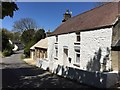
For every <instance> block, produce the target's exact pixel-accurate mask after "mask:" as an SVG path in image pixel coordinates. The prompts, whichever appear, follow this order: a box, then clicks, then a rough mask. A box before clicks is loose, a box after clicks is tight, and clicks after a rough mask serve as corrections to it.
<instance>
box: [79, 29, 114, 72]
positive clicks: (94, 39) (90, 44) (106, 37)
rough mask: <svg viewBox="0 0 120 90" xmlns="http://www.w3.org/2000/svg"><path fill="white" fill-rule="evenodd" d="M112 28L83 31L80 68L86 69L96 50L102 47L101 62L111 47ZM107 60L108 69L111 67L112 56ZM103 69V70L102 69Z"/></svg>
mask: <svg viewBox="0 0 120 90" xmlns="http://www.w3.org/2000/svg"><path fill="white" fill-rule="evenodd" d="M111 40H112V28H106V29H100V30H94V31H86V32H81V45H80V47H81V50H80V52H81V57H80V68H81V69H84V70H86V66H87V64H88V62H89V61H90V59H93V57H94V55H95V52H98V50H99V48H100V49H101V59H100V62H101V63H103V58H104V57H105V55H106V54H107V48H109V49H111V42H112V41H111ZM109 58H110V59H109V60H108V61H107V69H109V68H111V61H110V60H111V57H110V56H109ZM101 71H102V70H101Z"/></svg>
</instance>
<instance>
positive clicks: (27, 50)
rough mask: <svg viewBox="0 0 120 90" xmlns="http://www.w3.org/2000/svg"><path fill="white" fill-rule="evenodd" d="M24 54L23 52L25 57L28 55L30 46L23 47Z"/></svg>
mask: <svg viewBox="0 0 120 90" xmlns="http://www.w3.org/2000/svg"><path fill="white" fill-rule="evenodd" d="M24 54H25V57H26V58H29V57H30V48H29V47H27V48H25V49H24Z"/></svg>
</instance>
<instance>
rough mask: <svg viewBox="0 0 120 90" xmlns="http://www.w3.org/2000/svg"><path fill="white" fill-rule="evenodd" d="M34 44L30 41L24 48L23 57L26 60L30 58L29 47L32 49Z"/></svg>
mask: <svg viewBox="0 0 120 90" xmlns="http://www.w3.org/2000/svg"><path fill="white" fill-rule="evenodd" d="M34 44H35V41H31V42H29V43H28V44H27V45H26V46H25V49H24V54H25V57H27V58H28V57H30V47H32V46H33V45H34Z"/></svg>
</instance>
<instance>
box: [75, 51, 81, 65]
mask: <svg viewBox="0 0 120 90" xmlns="http://www.w3.org/2000/svg"><path fill="white" fill-rule="evenodd" d="M74 64H75V65H78V66H79V64H80V50H75V63H74Z"/></svg>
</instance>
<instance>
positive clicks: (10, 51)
mask: <svg viewBox="0 0 120 90" xmlns="http://www.w3.org/2000/svg"><path fill="white" fill-rule="evenodd" d="M11 54H12V50H7V49H5V50H4V51H3V56H10V55H11Z"/></svg>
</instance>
